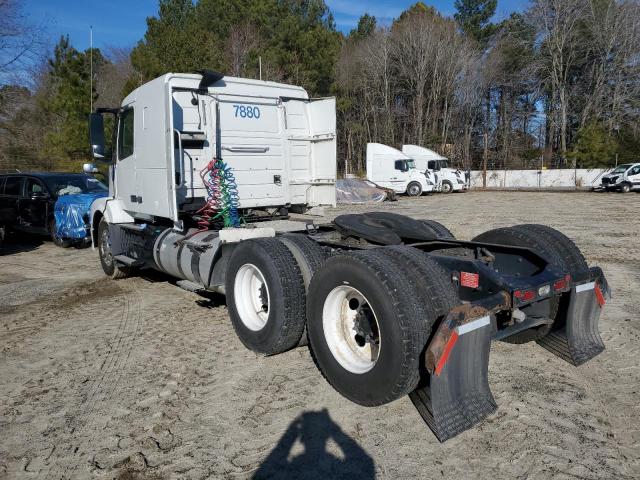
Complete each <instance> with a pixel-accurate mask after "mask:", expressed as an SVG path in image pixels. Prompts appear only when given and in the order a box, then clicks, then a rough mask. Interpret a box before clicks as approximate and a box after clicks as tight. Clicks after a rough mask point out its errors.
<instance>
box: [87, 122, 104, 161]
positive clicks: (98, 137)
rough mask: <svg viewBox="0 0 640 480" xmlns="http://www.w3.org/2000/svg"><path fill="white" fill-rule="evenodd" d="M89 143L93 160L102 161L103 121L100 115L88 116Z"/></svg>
mask: <svg viewBox="0 0 640 480" xmlns="http://www.w3.org/2000/svg"><path fill="white" fill-rule="evenodd" d="M89 143H91V155H92V156H93V158H95V159H96V160H102V159H104V150H105V148H104V119H103V118H102V115H101V114H100V113H92V114H90V115H89Z"/></svg>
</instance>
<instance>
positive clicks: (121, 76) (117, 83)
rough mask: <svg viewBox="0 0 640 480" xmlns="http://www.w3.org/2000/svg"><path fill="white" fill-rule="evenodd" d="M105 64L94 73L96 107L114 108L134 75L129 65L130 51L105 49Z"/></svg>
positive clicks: (127, 49)
mask: <svg viewBox="0 0 640 480" xmlns="http://www.w3.org/2000/svg"><path fill="white" fill-rule="evenodd" d="M104 53H105V57H106V58H107V60H108V61H107V62H105V63H103V64H102V65H101V66H100V68H99V69H98V71H97V72H95V82H96V91H97V93H98V101H97V103H96V106H97V107H114V106H117V105H120V102H121V101H122V98H123V93H124V88H125V85H126V84H127V81H128V80H129V79H130V78H131V76H132V75H134V70H133V67H132V65H131V59H130V54H131V49H130V48H122V47H107V48H106V49H105V50H104Z"/></svg>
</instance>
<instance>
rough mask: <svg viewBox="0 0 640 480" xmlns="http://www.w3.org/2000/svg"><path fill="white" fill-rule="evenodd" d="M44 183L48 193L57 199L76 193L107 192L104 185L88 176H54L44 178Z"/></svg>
mask: <svg viewBox="0 0 640 480" xmlns="http://www.w3.org/2000/svg"><path fill="white" fill-rule="evenodd" d="M44 181H45V183H46V184H47V186H48V187H49V191H50V192H51V193H52V194H53V195H55V196H57V197H60V196H62V195H73V194H76V193H98V192H107V191H108V190H109V189H108V188H107V186H106V185H105V184H104V183H102V182H100V181H99V180H97V179H95V178H93V177H90V176H89V175H55V176H50V177H46V178H45V179H44Z"/></svg>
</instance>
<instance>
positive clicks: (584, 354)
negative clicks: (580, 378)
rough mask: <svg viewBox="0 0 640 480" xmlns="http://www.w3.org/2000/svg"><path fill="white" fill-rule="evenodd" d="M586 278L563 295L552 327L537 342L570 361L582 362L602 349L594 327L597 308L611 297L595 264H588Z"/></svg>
mask: <svg viewBox="0 0 640 480" xmlns="http://www.w3.org/2000/svg"><path fill="white" fill-rule="evenodd" d="M590 273H591V275H590V279H589V281H588V282H584V283H581V284H579V285H574V286H573V287H572V288H571V290H570V291H569V293H568V294H566V295H567V296H568V298H564V299H563V304H561V307H560V308H561V309H562V310H560V312H559V315H558V317H557V318H556V321H555V323H554V326H553V329H552V330H551V332H550V333H549V334H548V335H546V336H545V337H543V338H541V339H540V340H538V341H537V342H538V344H539V345H540V346H542V347H544V348H546V349H547V350H549V351H550V352H551V353H553V354H554V355H557V356H558V357H560V358H562V359H563V360H566V361H567V362H569V363H570V364H572V365H575V366H578V365H582V364H583V363H585V362H586V361H588V360H591V359H592V358H593V357H595V356H596V355H598V354H600V353H602V351H603V350H604V343H603V342H602V338H601V337H600V332H599V331H598V321H599V320H600V312H601V311H602V307H603V306H604V304H605V302H606V301H607V299H609V298H611V292H610V290H609V285H608V284H607V281H606V279H605V277H604V274H603V273H602V270H601V269H599V268H592V269H591V272H590Z"/></svg>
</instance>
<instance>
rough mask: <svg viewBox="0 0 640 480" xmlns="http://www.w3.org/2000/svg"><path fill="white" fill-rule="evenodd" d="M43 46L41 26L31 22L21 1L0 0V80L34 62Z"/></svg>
mask: <svg viewBox="0 0 640 480" xmlns="http://www.w3.org/2000/svg"><path fill="white" fill-rule="evenodd" d="M42 47H43V40H42V37H41V34H40V28H39V27H36V26H35V25H32V24H30V23H29V21H28V19H27V16H26V15H25V13H24V11H23V7H22V5H21V4H20V2H18V1H16V0H0V82H2V83H6V82H7V80H8V79H7V77H8V75H9V74H11V73H13V72H16V71H18V70H20V69H22V68H24V66H25V65H27V64H29V63H30V62H33V61H34V60H35V58H36V56H38V55H39V54H40V52H41V49H42Z"/></svg>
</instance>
